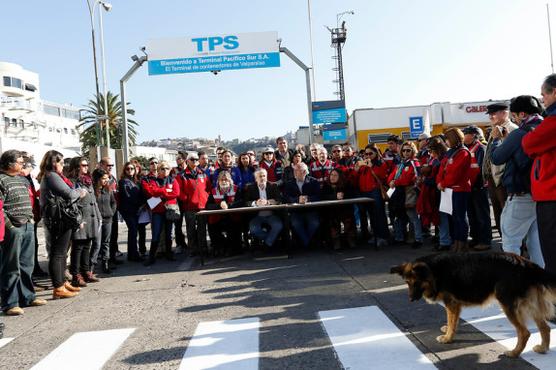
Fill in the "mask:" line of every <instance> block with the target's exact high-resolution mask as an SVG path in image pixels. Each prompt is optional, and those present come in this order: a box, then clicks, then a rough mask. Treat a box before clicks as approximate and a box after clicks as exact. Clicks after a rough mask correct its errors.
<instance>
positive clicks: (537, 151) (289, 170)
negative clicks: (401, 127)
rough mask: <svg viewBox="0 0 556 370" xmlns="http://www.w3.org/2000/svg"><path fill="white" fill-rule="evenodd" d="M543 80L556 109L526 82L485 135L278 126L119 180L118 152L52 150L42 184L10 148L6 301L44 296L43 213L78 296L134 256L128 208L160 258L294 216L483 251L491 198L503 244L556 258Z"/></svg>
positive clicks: (266, 237)
mask: <svg viewBox="0 0 556 370" xmlns="http://www.w3.org/2000/svg"><path fill="white" fill-rule="evenodd" d="M541 92H542V96H543V101H544V104H545V106H546V109H545V108H544V107H543V105H542V104H541V102H540V101H539V100H538V99H537V98H535V97H533V96H528V95H522V96H518V97H516V98H513V99H512V100H511V101H510V103H509V104H506V103H494V104H491V105H489V106H488V107H487V109H488V110H487V114H488V117H489V119H490V121H491V128H490V130H489V132H487V133H486V135H485V133H483V131H482V130H481V129H480V128H479V127H476V126H468V127H465V128H464V129H463V130H460V129H458V128H451V129H448V130H447V131H446V132H444V133H443V134H441V135H436V136H432V137H431V136H430V135H428V134H422V135H420V136H419V138H418V140H416V142H413V141H402V140H401V139H400V138H399V137H398V136H395V135H393V136H390V137H389V138H388V141H387V143H388V149H387V150H386V151H385V152H384V153H382V152H381V150H380V149H379V148H378V146H377V145H376V144H373V143H370V144H368V145H367V146H366V147H365V148H364V150H361V151H355V150H354V148H353V147H352V146H351V145H350V144H347V143H346V144H344V145H334V146H333V147H332V148H331V150H330V152H329V151H328V150H327V148H325V147H324V146H322V145H319V144H312V145H311V146H310V147H309V151H308V152H306V151H305V147H304V146H303V145H298V146H296V148H295V149H291V148H289V147H288V142H287V141H286V140H285V139H284V138H282V137H280V138H278V139H277V140H276V146H277V148H276V149H275V148H272V147H267V148H265V149H264V150H263V151H262V153H260V158H258V159H257V157H256V154H255V152H254V151H247V152H245V153H240V154H239V155H237V158H236V156H235V154H234V153H232V152H231V151H230V150H228V149H226V148H218V150H217V160H216V161H215V162H214V163H211V161H210V160H209V159H208V156H207V154H206V153H204V152H198V153H185V152H183V153H182V152H180V153H179V154H178V157H177V159H176V164H175V166H173V165H172V164H170V163H168V162H166V161H162V160H159V159H157V158H150V160H149V162H148V168H145V169H143V168H142V166H141V164H140V163H139V162H138V161H137V160H132V161H130V162H127V163H125V164H124V165H123V168H122V172H121V174H119V176H118V179H119V180H117V179H116V177H114V176H113V174H112V172H113V171H112V169H113V168H114V162H113V160H112V159H111V158H108V157H105V158H102V159H101V161H100V162H99V164H98V166H97V168H95V169H94V170H93V169H92V168H90V166H89V161H88V160H87V158H86V157H76V158H72V159H71V160H69V161H64V158H63V156H62V154H61V153H59V152H57V151H54V150H52V151H49V152H47V153H46V154H45V155H44V157H43V158H42V161H41V163H40V168H39V173H38V176H37V178H36V181H37V182H38V184H40V185H39V187H37V186H36V184H35V181H34V179H33V178H32V177H31V171H32V169H33V168H34V166H35V163H34V161H33V159H32V158H31V157H29V156H27V154H26V153H24V152H21V151H18V150H8V151H5V152H4V153H2V155H1V157H0V202H1V204H0V205H1V207H0V209H1V210H2V214H0V222H1V223H2V224H0V239H2V240H3V241H2V242H1V248H0V293H1V296H0V298H1V309H2V311H3V312H4V313H5V314H7V315H20V314H22V313H23V308H24V307H28V306H41V305H44V304H46V301H45V300H43V299H39V298H37V297H36V294H35V292H36V287H35V281H36V278H37V277H39V276H44V275H46V273H45V272H43V271H42V270H41V269H40V266H39V264H38V259H37V251H38V238H37V224H38V222H39V221H41V220H42V221H43V223H44V234H45V245H46V250H47V252H48V275H49V276H50V279H51V281H52V287H53V293H52V296H53V298H54V299H58V298H71V297H74V296H76V295H77V294H79V291H80V290H81V289H82V288H84V287H86V286H87V284H90V283H94V282H97V281H99V278H98V277H97V274H99V273H102V274H106V275H107V274H110V273H111V271H112V270H113V269H114V268H116V267H117V265H118V264H121V263H123V262H122V261H121V260H119V259H118V257H121V256H122V255H123V253H121V252H120V251H119V250H118V220H119V217H120V216H121V218H122V219H123V220H124V221H125V224H126V225H127V260H128V261H130V262H139V263H143V264H144V265H146V266H149V265H152V264H153V263H155V262H156V260H157V258H159V257H164V258H166V259H168V260H174V258H175V257H174V250H173V248H172V247H173V243H174V241H175V245H176V250H175V251H176V252H177V253H188V254H189V255H191V256H194V255H196V254H198V253H199V252H200V251H207V250H209V251H211V252H212V253H213V254H214V255H232V254H236V253H241V252H242V250H244V249H245V248H246V247H249V246H251V245H253V244H255V245H260V246H261V247H263V248H264V247H266V248H273V246H275V245H276V244H279V243H288V241H289V240H290V235H285V234H286V232H285V231H286V230H290V228H289V227H288V228H286V227H285V222H288V226H289V225H291V238H293V244H294V245H297V246H299V247H308V246H315V247H318V246H323V245H326V244H327V245H328V246H329V247H331V248H334V249H339V248H342V247H351V246H353V245H354V243H355V240H356V238H358V237H359V238H362V239H360V240H364V241H365V242H367V241H368V243H375V242H376V244H377V245H378V246H386V245H393V244H400V243H406V244H410V245H411V246H412V247H413V248H420V247H422V245H423V242H424V240H425V239H426V238H432V240H433V246H434V248H435V249H436V250H438V251H456V252H463V251H468V250H470V249H473V250H477V251H484V250H488V249H491V248H492V228H491V207H490V204H492V210H493V212H494V219H495V224H496V228H497V229H498V231H499V233H500V235H501V238H502V248H503V249H504V250H505V251H509V252H513V253H517V254H522V255H526V256H527V257H528V258H530V259H531V260H532V261H534V262H535V263H537V264H538V265H540V266H542V267H545V268H546V269H547V270H550V271H553V272H556V250H555V249H554V248H553V247H552V246H551V245H550V241H551V239H552V236H553V234H554V233H556V217H554V216H555V214H556V180H555V179H556V142H555V141H554V140H555V139H554V138H555V137H556V135H555V134H556V122H554V121H556V75H550V76H548V77H547V78H546V79H545V81H544V83H543V85H542V88H541ZM443 193H444V194H451V196H448V197H447V199H448V203H450V205H449V208H451V211H449V210H446V211H440V208H441V207H440V206H441V204H440V203H441V198H442V194H443ZM355 197H365V198H371V199H373V202H370V203H360V204H356V205H352V204H341V203H340V204H339V205H336V206H334V207H333V208H326V207H323V208H318V209H317V208H300V209H298V210H294V211H291V212H290V213H289V214H288V216H287V217H288V219H287V220H286V219H285V215H284V213H281V212H279V211H275V210H273V209H272V207H267V206H271V205H276V204H281V203H288V204H290V203H296V204H307V203H313V202H318V201H323V200H343V199H350V198H355ZM445 198H446V197H445ZM237 207H263V208H261V209H260V210H259V211H257V212H255V213H246V214H244V215H239V214H236V213H229V214H226V213H218V214H213V215H210V216H209V217H208V218H205V217H197V214H198V212H200V211H202V210H215V209H218V210H226V209H229V208H237ZM442 209H443V210H444V209H445V208H442ZM184 222H185V231H184ZM148 224H150V230H151V238H150V245H149V248H147V237H146V232H147V228H146V226H147V225H148ZM207 232H208V235H207ZM433 235H434V236H433ZM207 236H208V237H209V239H210V244H209V243H208V240H207ZM371 236H373V238H371ZM68 253H69V259H70V263H69V265H68V264H67V260H68Z"/></svg>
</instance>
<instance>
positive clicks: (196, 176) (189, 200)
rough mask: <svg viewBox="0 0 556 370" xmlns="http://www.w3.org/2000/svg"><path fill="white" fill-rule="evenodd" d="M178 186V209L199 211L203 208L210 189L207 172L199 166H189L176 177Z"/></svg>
mask: <svg viewBox="0 0 556 370" xmlns="http://www.w3.org/2000/svg"><path fill="white" fill-rule="evenodd" d="M176 179H177V181H178V183H179V185H180V186H179V187H180V197H179V200H180V202H179V203H180V209H181V210H182V211H199V210H201V209H205V206H206V204H207V200H208V197H209V194H210V191H211V186H210V180H209V178H208V177H207V174H206V173H205V172H204V171H202V170H201V169H199V168H195V169H194V170H191V169H190V168H189V167H187V168H186V169H185V171H183V172H182V173H181V174H180V175H179V176H177V177H176Z"/></svg>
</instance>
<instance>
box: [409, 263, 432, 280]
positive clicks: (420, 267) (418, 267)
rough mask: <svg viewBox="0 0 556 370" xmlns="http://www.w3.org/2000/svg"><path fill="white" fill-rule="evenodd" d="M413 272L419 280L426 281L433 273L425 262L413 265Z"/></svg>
mask: <svg viewBox="0 0 556 370" xmlns="http://www.w3.org/2000/svg"><path fill="white" fill-rule="evenodd" d="M412 270H413V273H414V274H415V276H417V278H418V279H419V280H426V279H427V278H428V277H429V275H430V273H431V269H430V268H429V266H428V265H427V264H426V263H424V262H417V263H415V264H413V266H412Z"/></svg>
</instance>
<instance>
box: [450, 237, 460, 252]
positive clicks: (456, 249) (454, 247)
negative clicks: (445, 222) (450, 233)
mask: <svg viewBox="0 0 556 370" xmlns="http://www.w3.org/2000/svg"><path fill="white" fill-rule="evenodd" d="M450 252H454V253H457V252H459V241H458V240H454V244H452V247H451V248H450Z"/></svg>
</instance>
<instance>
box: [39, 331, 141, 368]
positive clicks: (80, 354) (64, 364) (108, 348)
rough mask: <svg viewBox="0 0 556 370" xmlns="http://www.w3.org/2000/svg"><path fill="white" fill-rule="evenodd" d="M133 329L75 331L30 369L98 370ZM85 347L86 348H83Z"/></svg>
mask: <svg viewBox="0 0 556 370" xmlns="http://www.w3.org/2000/svg"><path fill="white" fill-rule="evenodd" d="M133 331H135V329H115V330H103V331H88V332H81V333H76V334H74V335H72V336H71V337H69V338H68V339H67V340H66V341H65V342H64V343H62V344H61V345H60V346H58V347H57V348H56V349H55V350H54V351H52V352H51V353H50V354H49V355H48V356H46V357H45V358H44V359H43V360H42V361H40V362H39V363H38V364H36V365H35V366H33V367H32V368H31V369H32V370H66V369H68V370H70V369H79V370H98V369H101V368H102V366H103V365H104V363H106V361H108V360H109V359H110V357H112V355H113V354H114V353H115V352H116V351H117V350H118V348H119V347H120V346H121V345H122V343H123V342H125V340H126V339H127V338H128V337H129V336H130V335H131V333H133ZM84 348H86V350H83V349H84Z"/></svg>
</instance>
